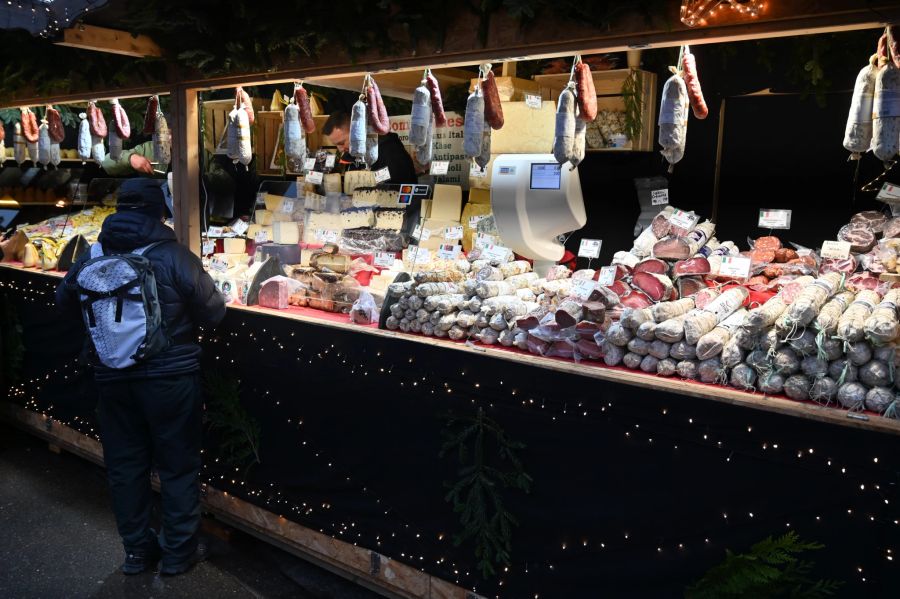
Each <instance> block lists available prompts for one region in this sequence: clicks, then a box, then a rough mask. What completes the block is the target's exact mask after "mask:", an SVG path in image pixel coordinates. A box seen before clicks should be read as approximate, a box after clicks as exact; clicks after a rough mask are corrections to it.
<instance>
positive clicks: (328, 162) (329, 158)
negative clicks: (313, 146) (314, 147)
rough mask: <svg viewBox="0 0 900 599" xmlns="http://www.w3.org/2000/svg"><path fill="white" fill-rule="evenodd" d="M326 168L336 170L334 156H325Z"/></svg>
mask: <svg viewBox="0 0 900 599" xmlns="http://www.w3.org/2000/svg"><path fill="white" fill-rule="evenodd" d="M325 168H334V154H328V155H327V156H325Z"/></svg>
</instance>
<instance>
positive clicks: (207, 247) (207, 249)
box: [203, 241, 216, 256]
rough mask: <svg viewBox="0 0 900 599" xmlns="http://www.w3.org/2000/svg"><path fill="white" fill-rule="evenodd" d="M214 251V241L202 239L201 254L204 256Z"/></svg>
mask: <svg viewBox="0 0 900 599" xmlns="http://www.w3.org/2000/svg"><path fill="white" fill-rule="evenodd" d="M215 252H216V242H215V241H204V242H203V255H204V256H208V255H210V254H214V253H215Z"/></svg>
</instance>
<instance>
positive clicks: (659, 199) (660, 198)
mask: <svg viewBox="0 0 900 599" xmlns="http://www.w3.org/2000/svg"><path fill="white" fill-rule="evenodd" d="M668 203H669V190H668V189H653V190H651V191H650V205H651V206H663V205H665V204H668Z"/></svg>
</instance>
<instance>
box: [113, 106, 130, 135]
mask: <svg viewBox="0 0 900 599" xmlns="http://www.w3.org/2000/svg"><path fill="white" fill-rule="evenodd" d="M109 103H110V104H112V114H113V122H114V123H115V129H116V135H117V136H118V137H119V139H128V138H129V137H131V122H130V121H129V120H128V113H127V112H125V109H124V108H122V105H121V104H119V101H118V100H117V99H115V98H113V99H112V100H110V101H109Z"/></svg>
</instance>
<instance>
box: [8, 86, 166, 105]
mask: <svg viewBox="0 0 900 599" xmlns="http://www.w3.org/2000/svg"><path fill="white" fill-rule="evenodd" d="M160 88H161V86H159V85H157V86H155V87H132V88H127V89H121V90H113V91H98V92H97V93H96V94H93V95H92V94H85V93H77V94H66V95H59V96H33V97H30V98H22V99H19V100H15V101H12V100H8V99H6V98H4V99H3V100H2V101H0V108H18V107H20V106H42V107H43V106H44V105H46V104H87V103H88V102H91V101H94V102H104V101H108V100H112V99H113V98H117V99H119V100H127V99H129V98H146V97H148V96H153V95H156V96H167V95H169V92H168V91H160Z"/></svg>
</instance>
